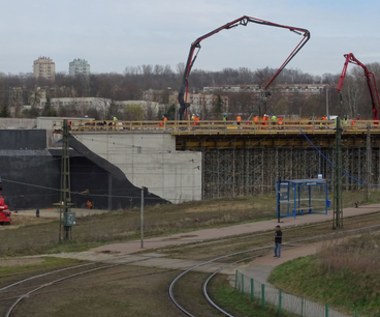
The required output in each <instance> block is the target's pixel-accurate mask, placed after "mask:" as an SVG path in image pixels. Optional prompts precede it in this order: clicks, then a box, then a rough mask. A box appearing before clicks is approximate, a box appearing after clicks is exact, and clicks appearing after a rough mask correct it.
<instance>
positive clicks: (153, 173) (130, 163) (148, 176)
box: [74, 132, 202, 203]
mask: <svg viewBox="0 0 380 317" xmlns="http://www.w3.org/2000/svg"><path fill="white" fill-rule="evenodd" d="M74 136H75V138H77V140H78V141H80V142H81V143H83V144H84V145H85V146H86V147H87V148H88V149H90V150H91V151H92V152H94V153H96V154H97V155H99V156H101V157H103V158H104V159H106V160H108V161H109V162H111V163H112V164H114V165H116V166H117V167H119V168H120V169H121V170H122V171H123V172H124V173H125V175H126V177H127V178H128V180H129V181H130V182H131V183H132V184H133V185H134V186H137V187H141V186H145V187H147V188H148V190H149V192H151V193H153V194H155V195H157V196H159V197H161V198H163V199H166V200H168V201H170V202H172V203H181V202H184V201H193V200H201V199H202V153H200V152H193V151H191V152H188V151H176V150H175V137H173V136H171V135H170V134H162V133H160V134H155V133H128V132H126V133H115V134H112V133H106V132H105V133H96V134H95V133H92V134H87V133H78V134H75V135H74Z"/></svg>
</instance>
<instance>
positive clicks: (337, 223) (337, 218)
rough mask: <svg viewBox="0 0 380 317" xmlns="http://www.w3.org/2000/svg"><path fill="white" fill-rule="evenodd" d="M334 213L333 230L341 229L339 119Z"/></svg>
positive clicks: (336, 135) (336, 144)
mask: <svg viewBox="0 0 380 317" xmlns="http://www.w3.org/2000/svg"><path fill="white" fill-rule="evenodd" d="M334 172H335V173H334V213H333V229H342V228H343V209H342V129H341V124H340V118H339V117H337V118H336V134H335V168H334Z"/></svg>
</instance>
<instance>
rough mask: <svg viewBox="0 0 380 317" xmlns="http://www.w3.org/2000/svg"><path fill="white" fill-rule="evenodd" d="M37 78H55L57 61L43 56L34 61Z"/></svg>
mask: <svg viewBox="0 0 380 317" xmlns="http://www.w3.org/2000/svg"><path fill="white" fill-rule="evenodd" d="M33 73H34V77H35V78H45V79H48V80H54V79H55V63H54V62H53V60H52V59H51V58H49V57H45V56H41V57H39V58H38V59H36V60H35V61H34V62H33Z"/></svg>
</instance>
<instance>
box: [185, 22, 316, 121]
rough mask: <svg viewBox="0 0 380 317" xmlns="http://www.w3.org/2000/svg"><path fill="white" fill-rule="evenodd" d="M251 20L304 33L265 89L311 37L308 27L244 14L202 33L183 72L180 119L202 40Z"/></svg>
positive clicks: (192, 46) (193, 44) (186, 103)
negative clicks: (192, 69)
mask: <svg viewBox="0 0 380 317" xmlns="http://www.w3.org/2000/svg"><path fill="white" fill-rule="evenodd" d="M249 22H252V23H256V24H261V25H266V26H273V27H277V28H283V29H288V30H290V31H292V32H294V33H296V34H299V35H302V39H301V40H300V42H299V43H298V44H297V46H296V47H295V48H294V49H293V51H292V52H291V53H290V54H289V56H288V57H287V58H286V60H285V61H284V62H283V63H282V65H281V66H280V67H279V69H278V70H277V71H276V72H275V74H274V75H273V76H272V78H271V79H270V80H269V81H268V82H267V83H266V84H265V85H264V86H263V88H264V90H266V89H267V88H268V87H269V85H270V84H271V83H272V82H273V81H274V80H275V79H276V77H277V76H278V75H279V74H280V73H281V71H282V70H283V69H284V68H285V66H286V65H287V64H288V63H289V62H290V61H291V60H292V58H293V57H294V56H295V55H296V54H297V53H298V52H299V51H300V50H301V48H302V47H303V46H304V45H305V44H306V42H307V41H308V40H309V39H310V32H309V31H308V30H306V29H302V28H298V27H294V26H287V25H281V24H277V23H273V22H269V21H264V20H261V19H257V18H254V17H250V16H246V15H245V16H242V17H240V18H238V19H236V20H234V21H231V22H229V23H227V24H225V25H222V26H221V27H219V28H217V29H215V30H213V31H211V32H209V33H207V34H205V35H202V36H201V37H199V38H197V39H196V40H195V41H194V42H193V43H192V44H191V47H190V52H189V55H188V58H187V62H186V66H185V71H184V74H183V79H182V84H181V87H180V89H179V93H178V101H179V104H180V109H179V119H180V120H182V119H183V116H184V114H185V112H186V109H187V108H188V107H189V106H190V104H189V103H188V102H187V96H188V86H189V75H190V71H191V68H192V67H193V64H194V62H195V59H196V58H197V55H198V52H199V50H200V48H201V45H200V42H201V41H203V40H204V39H206V38H208V37H210V36H212V35H214V34H216V33H218V32H220V31H222V30H229V29H231V28H234V27H237V26H239V25H243V26H246V25H247V24H248V23H249Z"/></svg>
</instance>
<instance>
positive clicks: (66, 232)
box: [59, 119, 75, 241]
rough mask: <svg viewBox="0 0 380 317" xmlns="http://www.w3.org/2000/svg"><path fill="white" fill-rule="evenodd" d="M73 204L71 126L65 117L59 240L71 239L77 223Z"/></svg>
mask: <svg viewBox="0 0 380 317" xmlns="http://www.w3.org/2000/svg"><path fill="white" fill-rule="evenodd" d="M71 205H72V203H71V190H70V154H69V127H68V123H67V120H66V119H64V120H63V131H62V160H61V195H60V201H59V211H60V212H59V218H60V229H59V241H61V240H70V239H71V228H72V226H73V225H74V224H75V216H74V214H73V213H72V212H71V210H70V209H71Z"/></svg>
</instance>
